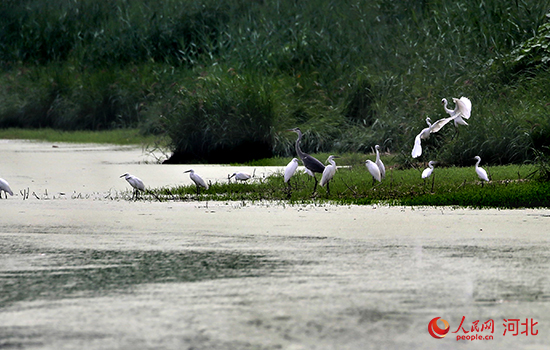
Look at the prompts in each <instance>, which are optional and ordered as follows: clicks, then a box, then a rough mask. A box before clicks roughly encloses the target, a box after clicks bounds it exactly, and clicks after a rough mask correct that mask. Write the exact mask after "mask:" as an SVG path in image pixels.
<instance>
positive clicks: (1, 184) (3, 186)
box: [0, 178, 13, 199]
mask: <svg viewBox="0 0 550 350" xmlns="http://www.w3.org/2000/svg"><path fill="white" fill-rule="evenodd" d="M2 192H4V194H5V195H6V199H8V193H9V194H10V196H13V191H12V190H11V188H10V184H8V182H7V181H6V180H4V179H2V178H0V199H2Z"/></svg>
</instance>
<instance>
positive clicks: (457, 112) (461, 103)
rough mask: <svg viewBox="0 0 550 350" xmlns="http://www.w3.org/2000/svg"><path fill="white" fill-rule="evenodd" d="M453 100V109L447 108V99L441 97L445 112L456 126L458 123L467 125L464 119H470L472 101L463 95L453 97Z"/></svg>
mask: <svg viewBox="0 0 550 350" xmlns="http://www.w3.org/2000/svg"><path fill="white" fill-rule="evenodd" d="M453 102H454V103H455V109H449V108H447V104H448V102H447V99H446V98H443V99H442V100H441V104H443V109H445V112H446V113H447V114H449V115H450V116H451V118H453V120H454V124H455V126H456V127H458V126H459V125H468V123H466V121H465V120H464V119H470V114H471V113H472V102H471V101H470V99H469V98H468V97H464V96H462V97H461V98H455V97H453Z"/></svg>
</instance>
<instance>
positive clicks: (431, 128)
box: [411, 117, 453, 158]
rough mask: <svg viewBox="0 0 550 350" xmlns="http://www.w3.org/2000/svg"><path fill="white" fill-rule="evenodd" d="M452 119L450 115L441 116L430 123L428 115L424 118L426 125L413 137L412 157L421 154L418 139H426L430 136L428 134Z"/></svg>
mask: <svg viewBox="0 0 550 350" xmlns="http://www.w3.org/2000/svg"><path fill="white" fill-rule="evenodd" d="M452 119H453V118H451V117H449V118H443V119H439V120H438V121H436V122H435V123H433V124H432V120H431V119H430V118H429V117H428V118H426V123H427V124H428V127H427V128H424V129H422V131H421V132H420V133H419V134H418V135H416V138H415V139H414V147H413V150H412V152H411V155H412V157H413V158H418V157H420V155H422V145H421V144H420V140H426V139H428V138H430V134H433V133H434V132H438V131H439V130H441V128H442V127H444V126H445V125H446V124H447V123H448V122H450V121H451V120H452Z"/></svg>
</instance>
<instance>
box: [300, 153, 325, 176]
mask: <svg viewBox="0 0 550 350" xmlns="http://www.w3.org/2000/svg"><path fill="white" fill-rule="evenodd" d="M302 163H304V166H305V167H306V168H308V169H309V170H311V171H312V172H314V173H321V174H322V173H323V171H324V170H325V166H324V165H323V163H321V162H320V161H319V160H318V159H316V158H314V157H312V156H310V155H309V154H306V155H305V156H304V158H302Z"/></svg>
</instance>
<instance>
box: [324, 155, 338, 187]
mask: <svg viewBox="0 0 550 350" xmlns="http://www.w3.org/2000/svg"><path fill="white" fill-rule="evenodd" d="M334 158H338V157H337V156H329V157H328V159H327V162H328V163H330V165H327V166H326V167H325V170H323V176H322V177H321V182H320V185H321V186H325V184H326V185H327V194H330V188H329V185H328V183H329V181H330V180H332V178H333V177H334V174H336V163H335V162H334Z"/></svg>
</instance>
